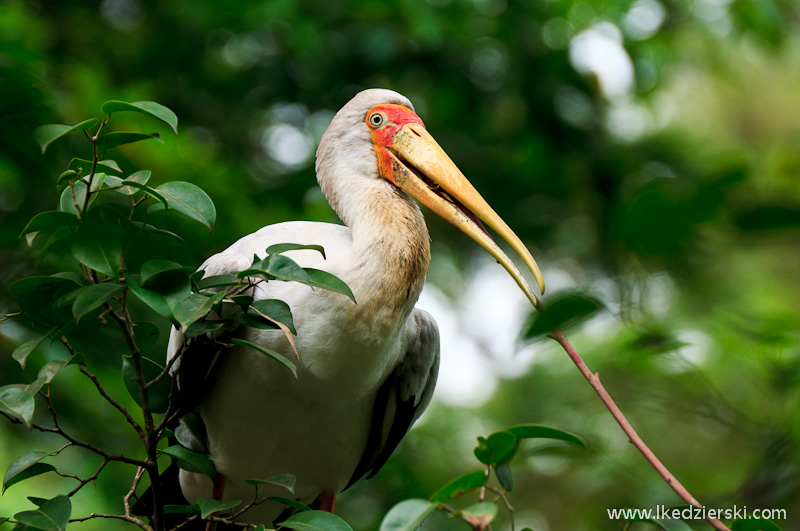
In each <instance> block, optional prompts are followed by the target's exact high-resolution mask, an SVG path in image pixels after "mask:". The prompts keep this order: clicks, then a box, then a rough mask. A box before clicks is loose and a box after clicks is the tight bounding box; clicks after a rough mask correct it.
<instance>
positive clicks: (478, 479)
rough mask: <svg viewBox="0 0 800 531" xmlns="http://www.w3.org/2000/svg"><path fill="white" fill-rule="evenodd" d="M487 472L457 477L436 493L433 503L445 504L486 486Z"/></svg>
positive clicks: (481, 471)
mask: <svg viewBox="0 0 800 531" xmlns="http://www.w3.org/2000/svg"><path fill="white" fill-rule="evenodd" d="M487 480H488V478H487V477H486V472H484V471H483V470H476V471H475V472H469V473H467V474H464V475H463V476H460V477H457V478H456V479H454V480H453V481H451V482H450V483H448V484H447V485H445V486H444V487H442V488H440V489H439V490H438V491H436V494H434V495H433V496H431V501H432V502H434V503H444V502H446V501H447V500H450V499H452V498H454V497H456V496H460V495H462V494H464V493H466V492H469V491H471V490H472V489H477V488H479V487H483V486H484V485H486V481H487Z"/></svg>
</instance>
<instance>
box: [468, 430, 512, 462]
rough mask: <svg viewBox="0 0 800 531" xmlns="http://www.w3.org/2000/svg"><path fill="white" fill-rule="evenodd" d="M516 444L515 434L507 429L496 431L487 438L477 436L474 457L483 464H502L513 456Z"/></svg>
mask: <svg viewBox="0 0 800 531" xmlns="http://www.w3.org/2000/svg"><path fill="white" fill-rule="evenodd" d="M517 444H518V441H517V438H516V436H515V435H514V434H513V433H511V432H509V431H498V432H495V433H493V434H491V435H490V436H489V437H488V438H483V437H478V446H477V447H475V451H474V453H475V457H477V458H478V461H480V462H481V463H483V464H485V465H502V464H503V463H507V462H508V461H510V460H511V458H512V457H514V454H515V453H516V451H517Z"/></svg>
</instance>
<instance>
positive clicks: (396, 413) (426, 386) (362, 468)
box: [345, 309, 439, 488]
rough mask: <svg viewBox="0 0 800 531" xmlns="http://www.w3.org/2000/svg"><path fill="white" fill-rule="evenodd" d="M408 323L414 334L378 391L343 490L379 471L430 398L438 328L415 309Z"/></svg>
mask: <svg viewBox="0 0 800 531" xmlns="http://www.w3.org/2000/svg"><path fill="white" fill-rule="evenodd" d="M411 319H412V320H413V325H414V326H415V328H416V333H415V334H412V337H411V340H410V341H409V344H408V346H407V348H406V353H405V356H404V357H403V358H402V359H401V360H400V363H398V365H397V367H396V368H395V369H394V371H392V373H390V374H389V377H388V378H387V379H386V381H385V382H384V383H383V384H382V385H381V387H380V389H379V390H378V393H377V396H376V400H375V408H374V410H373V414H372V425H371V426H370V432H369V438H368V440H367V446H366V448H365V450H364V455H363V456H362V457H361V461H360V462H359V464H358V466H357V467H356V469H355V471H354V472H353V476H352V477H351V478H350V482H349V483H348V484H347V487H350V486H351V485H352V484H353V483H355V482H356V481H358V480H359V479H360V478H361V477H362V476H364V475H365V474H367V477H368V478H370V477H372V476H374V475H375V474H376V473H377V472H378V470H380V469H381V467H382V466H383V465H384V463H386V460H387V459H388V458H389V456H390V455H391V454H392V452H394V450H395V448H397V445H398V444H399V443H400V440H401V439H402V438H403V437H404V436H405V434H406V433H407V432H408V430H409V429H410V428H411V426H412V425H413V424H414V422H416V421H417V419H418V418H419V417H420V415H422V413H423V412H424V411H425V409H426V408H427V407H428V404H430V402H431V398H432V397H433V389H434V387H435V386H436V377H437V375H438V374H439V328H438V327H437V326H436V321H434V320H433V317H431V315H430V314H429V313H428V312H425V311H423V310H418V309H415V310H414V312H413V313H412V314H411ZM347 487H345V488H347Z"/></svg>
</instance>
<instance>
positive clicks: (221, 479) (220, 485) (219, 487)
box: [206, 474, 227, 531]
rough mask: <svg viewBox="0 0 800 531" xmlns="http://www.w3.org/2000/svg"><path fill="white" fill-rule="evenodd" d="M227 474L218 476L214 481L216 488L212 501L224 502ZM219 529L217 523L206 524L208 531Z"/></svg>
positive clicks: (212, 492) (212, 494)
mask: <svg viewBox="0 0 800 531" xmlns="http://www.w3.org/2000/svg"><path fill="white" fill-rule="evenodd" d="M226 479H227V478H226V477H225V474H217V477H216V479H214V487H213V488H212V489H211V499H212V500H222V494H223V492H225V480H226ZM216 529H217V523H216V522H207V523H206V531H215V530H216Z"/></svg>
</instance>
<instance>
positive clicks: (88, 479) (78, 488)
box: [67, 458, 109, 498]
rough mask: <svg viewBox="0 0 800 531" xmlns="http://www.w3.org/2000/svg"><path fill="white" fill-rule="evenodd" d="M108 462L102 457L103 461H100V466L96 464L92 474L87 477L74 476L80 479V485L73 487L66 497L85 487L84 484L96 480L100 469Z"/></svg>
mask: <svg viewBox="0 0 800 531" xmlns="http://www.w3.org/2000/svg"><path fill="white" fill-rule="evenodd" d="M108 463H109V460H108V459H107V458H103V462H102V463H100V466H98V467H97V470H95V471H94V474H92V475H91V476H89V477H88V478H86V479H80V478H76V479H78V481H80V485H78V486H77V487H75V488H74V489H72V490H71V491H70V492H69V494H67V498H71V497H72V496H73V495H75V493H77V492H78V491H79V490H81V489H82V488H83V487H85V486H86V485H88V484H89V483H91V482H92V481H94V480H96V479H97V478H98V476H100V472H102V471H103V469H104V468H105V467H106V465H107V464H108Z"/></svg>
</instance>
